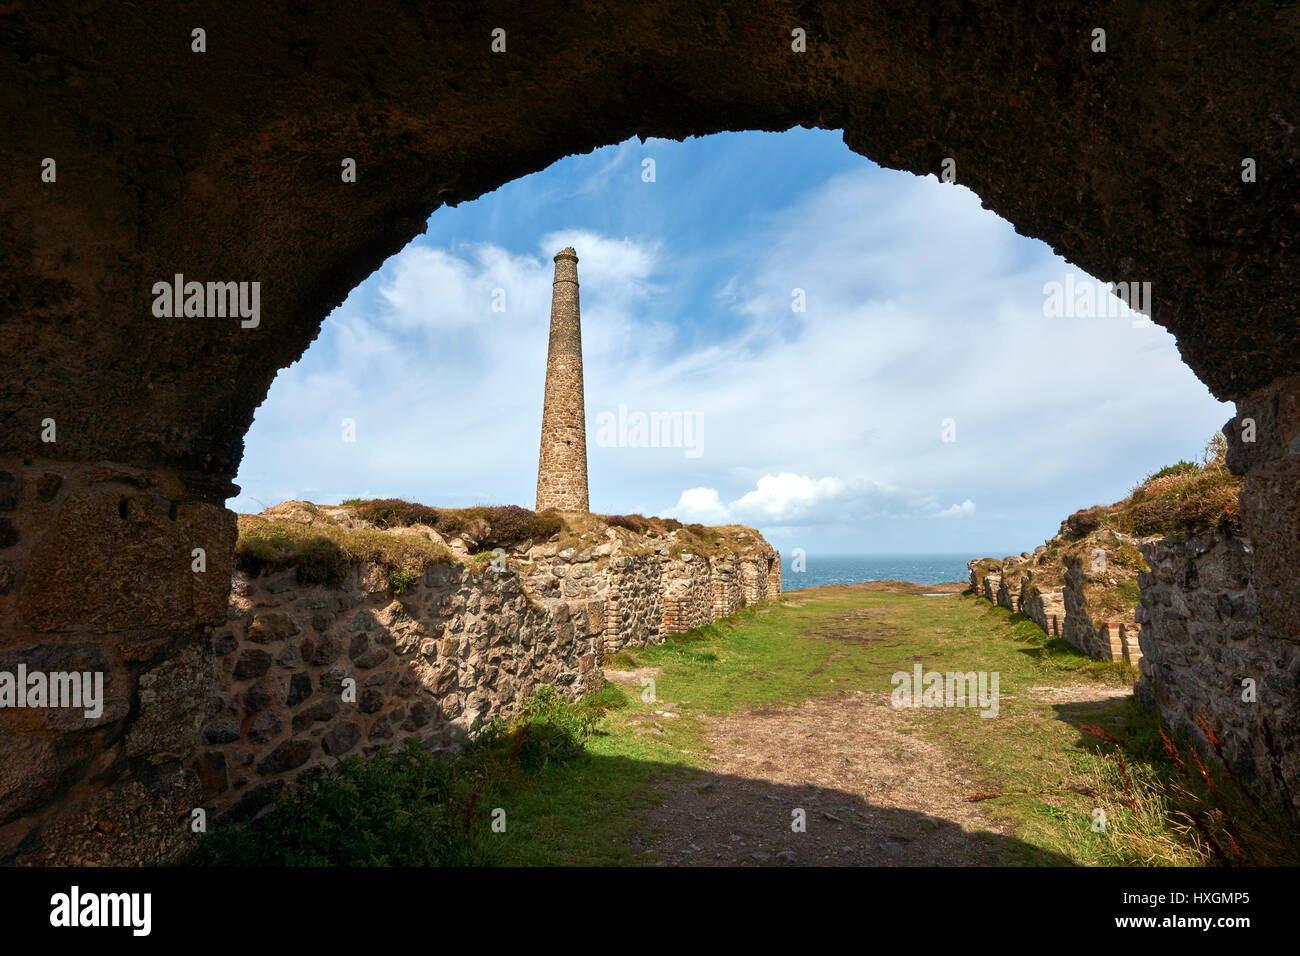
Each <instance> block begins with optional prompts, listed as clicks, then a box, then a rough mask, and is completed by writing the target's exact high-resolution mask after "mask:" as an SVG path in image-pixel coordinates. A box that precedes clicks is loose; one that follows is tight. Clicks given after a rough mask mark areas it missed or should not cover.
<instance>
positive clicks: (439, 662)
mask: <svg viewBox="0 0 1300 956" xmlns="http://www.w3.org/2000/svg"><path fill="white" fill-rule="evenodd" d="M213 645H214V648H213V649H214V651H215V652H216V659H217V668H218V680H217V692H216V694H215V695H214V696H213V697H212V699H211V701H210V703H209V707H208V712H207V715H206V721H205V723H204V726H203V741H204V746H203V747H202V748H201V750H200V752H199V754H198V755H197V760H196V766H195V770H196V771H197V772H198V775H199V778H200V780H201V781H202V785H203V799H204V805H205V806H207V807H209V808H210V809H212V810H215V811H216V812H217V813H219V814H222V815H225V816H229V817H234V818H244V817H249V816H253V815H255V814H257V813H258V812H259V811H261V810H262V809H263V808H264V807H266V806H268V805H269V804H270V803H272V802H274V800H275V799H276V798H277V797H278V796H279V795H280V794H281V793H282V792H283V791H284V790H285V788H286V787H289V786H292V785H293V784H296V783H298V782H300V781H301V780H303V779H304V777H305V776H308V775H311V774H314V773H319V772H320V767H321V765H323V764H327V763H329V762H332V761H333V760H334V759H335V758H338V757H342V756H344V755H346V754H350V753H361V754H370V753H373V752H374V751H375V750H376V749H377V748H378V747H379V746H380V745H382V744H394V743H396V742H398V741H400V740H402V739H403V738H406V737H410V736H416V737H419V738H420V739H421V741H422V742H423V743H424V744H425V745H426V746H427V747H429V748H430V749H433V750H441V749H447V748H454V747H456V746H457V745H459V744H460V743H462V742H463V741H464V740H465V739H466V737H467V735H468V733H469V730H470V729H471V727H473V725H474V724H475V722H476V721H488V720H491V719H492V718H493V717H497V716H505V715H508V714H509V713H511V712H512V711H513V709H514V708H515V707H516V706H517V705H518V704H519V703H520V702H521V701H522V700H523V699H524V698H525V697H527V696H529V695H530V694H532V693H534V692H535V691H536V690H537V689H538V688H539V687H540V686H542V685H544V684H547V685H551V686H554V687H556V688H557V689H558V690H560V691H561V692H562V693H564V694H565V695H567V696H569V697H571V698H573V697H577V696H580V695H581V694H583V693H586V692H587V691H589V690H593V689H596V688H598V687H599V686H600V685H602V684H603V683H604V677H603V674H602V672H601V663H602V660H603V646H604V632H603V621H600V620H596V619H593V618H592V616H591V615H590V614H589V613H588V609H587V607H586V606H585V605H584V604H583V603H582V602H580V601H572V602H571V601H566V600H562V599H561V600H544V601H534V600H532V599H531V598H529V596H528V595H526V594H525V593H524V590H523V588H522V586H521V584H520V580H519V577H518V575H517V574H513V573H509V572H506V573H499V572H497V571H494V570H493V569H492V568H491V566H490V565H484V566H482V567H479V568H474V567H468V566H462V565H458V564H453V565H441V564H440V565H435V566H434V567H432V568H430V569H428V570H427V571H425V572H424V574H423V576H422V577H421V579H420V580H419V582H418V583H417V584H416V585H415V586H414V587H413V588H411V590H409V591H408V592H406V593H405V594H402V595H400V596H394V595H393V594H392V593H391V591H390V589H389V584H388V580H387V577H386V575H385V574H384V572H383V571H382V570H381V569H380V568H378V567H376V566H374V565H363V566H361V567H360V568H358V569H357V570H355V571H353V572H352V574H351V575H350V576H349V578H348V580H347V581H346V582H345V583H344V585H343V586H342V587H341V588H326V587H320V586H313V587H305V586H302V585H299V584H298V582H297V580H296V577H295V572H294V570H293V569H290V570H288V571H284V572H281V573H278V574H275V575H272V576H266V577H261V578H255V579H249V578H248V577H246V576H244V575H242V574H236V575H235V578H234V581H233V583H232V593H231V600H230V614H229V620H228V621H227V624H226V626H225V627H224V628H222V629H221V630H220V631H219V633H218V634H217V635H216V636H215V638H214V640H213ZM349 681H351V682H353V685H352V692H351V693H348V692H347V691H348V687H347V683H346V682H349Z"/></svg>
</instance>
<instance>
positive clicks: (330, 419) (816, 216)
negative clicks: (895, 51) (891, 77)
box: [232, 134, 1230, 549]
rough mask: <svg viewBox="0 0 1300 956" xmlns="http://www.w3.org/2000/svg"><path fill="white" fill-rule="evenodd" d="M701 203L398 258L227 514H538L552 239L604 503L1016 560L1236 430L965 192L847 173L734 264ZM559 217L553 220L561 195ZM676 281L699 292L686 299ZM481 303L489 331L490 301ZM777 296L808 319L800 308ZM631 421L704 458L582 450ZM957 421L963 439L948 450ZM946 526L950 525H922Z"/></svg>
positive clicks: (750, 233)
mask: <svg viewBox="0 0 1300 956" xmlns="http://www.w3.org/2000/svg"><path fill="white" fill-rule="evenodd" d="M756 135H757V134H756ZM756 142H757V140H756ZM625 145H626V144H625ZM656 148H657V149H662V150H664V151H667V150H671V149H673V148H676V147H675V146H674V145H673V144H661V145H659V146H657V147H656ZM638 155H639V151H638V150H635V149H634V150H631V152H629V151H628V150H627V149H625V148H624V147H619V148H618V152H617V153H616V154H614V155H612V156H611V158H610V159H609V160H608V161H606V160H605V159H604V158H603V157H597V156H595V155H593V156H590V157H580V158H579V159H580V160H582V161H583V162H584V163H585V164H586V165H585V167H584V168H586V169H589V170H591V171H592V178H591V179H590V180H589V181H588V183H587V185H588V186H590V187H591V188H592V189H595V190H596V191H599V188H604V187H601V186H599V184H600V183H601V182H604V181H609V182H618V181H620V180H619V176H618V171H619V169H620V166H619V165H618V164H619V162H621V161H622V159H626V158H627V157H629V156H630V157H631V160H636V157H637V156H638ZM620 157H621V158H620ZM633 165H635V164H634V163H633ZM630 168H631V167H629V169H630ZM707 174H708V171H707V170H702V171H701V181H705V180H707V178H708V176H707ZM658 185H659V186H664V185H665V183H663V182H661V183H660V184H658ZM598 187H599V188H598ZM701 188H703V187H701ZM716 188H717V189H720V190H721V189H730V188H732V186H731V183H730V180H726V181H722V180H720V181H719V182H718V184H717V187H716ZM636 194H637V195H645V196H658V195H660V193H651V192H645V191H640V190H638V191H637V193H636ZM698 197H699V201H698V202H695V203H693V204H692V205H691V208H689V209H682V210H681V211H680V212H679V211H677V210H668V211H663V209H662V208H661V210H660V212H659V213H658V214H657V215H656V216H655V217H654V218H653V219H652V220H651V219H648V218H647V220H646V222H645V223H643V222H641V221H639V220H637V219H635V218H626V219H620V218H619V217H618V216H616V215H614V214H612V213H611V214H609V216H608V220H609V224H612V225H611V228H609V229H608V230H606V231H604V232H602V231H600V230H598V229H596V228H592V227H591V226H590V225H588V220H585V219H578V220H577V226H578V228H564V229H559V230H555V231H551V232H549V233H547V234H545V235H544V236H542V237H541V238H540V240H539V241H538V243H537V244H536V246H534V247H532V248H533V249H535V251H534V252H533V253H531V254H528V253H524V254H517V253H514V252H511V251H509V250H506V249H504V248H502V247H501V246H499V245H495V244H492V243H487V242H480V243H474V244H458V245H452V246H447V247H445V248H438V247H434V246H431V245H430V244H429V243H428V242H427V241H420V242H417V243H416V244H413V245H411V246H409V247H407V248H406V249H405V250H403V251H402V252H401V253H399V254H398V255H397V256H395V257H393V258H392V259H390V260H389V261H388V262H387V263H385V265H384V266H383V268H382V269H381V270H380V271H379V272H378V273H377V274H376V275H375V276H374V277H372V279H370V280H368V281H367V282H366V283H364V284H363V285H362V286H361V287H360V288H359V289H357V290H356V291H355V292H354V293H353V295H352V296H350V297H349V299H348V301H347V302H345V303H344V305H343V306H342V307H340V308H339V309H338V310H336V311H335V313H334V314H333V315H332V316H330V318H329V319H328V320H327V322H326V325H325V329H324V332H323V333H322V336H321V338H320V340H319V341H318V342H317V344H316V345H314V346H313V347H312V349H311V350H310V351H309V352H308V353H307V354H306V355H305V356H304V358H303V360H302V361H301V362H300V363H298V364H297V365H296V366H294V367H293V368H291V369H289V370H287V371H285V372H282V373H281V375H280V376H279V377H278V378H277V380H276V382H275V384H274V386H273V387H272V390H271V393H270V396H269V397H268V399H267V401H266V402H265V403H264V404H263V406H262V407H261V408H260V409H259V410H258V414H257V420H256V423H255V425H254V428H253V430H252V431H251V432H250V434H249V436H248V444H247V454H246V458H245V461H246V471H247V472H248V474H243V473H241V476H240V478H239V479H238V480H239V481H240V482H241V483H243V484H245V485H246V486H247V489H246V494H245V495H244V496H241V498H240V499H237V500H236V501H234V502H232V504H233V505H234V506H235V507H236V508H239V509H241V510H249V509H250V508H251V509H252V510H256V508H255V507H253V502H252V500H251V499H252V497H253V496H256V497H257V498H259V499H261V500H263V501H267V502H268V503H273V502H274V501H278V500H281V499H282V498H284V497H293V496H296V495H295V492H300V491H302V490H303V489H304V488H306V487H308V486H309V485H317V486H321V487H328V488H331V489H345V490H346V491H349V492H350V493H352V494H365V493H373V494H391V495H404V496H408V497H416V498H423V499H424V500H427V501H430V502H431V503H458V504H472V503H476V502H478V501H486V500H494V501H497V502H500V503H505V502H513V503H520V504H525V505H527V504H530V503H531V501H532V496H533V492H534V489H535V481H536V468H537V441H538V433H539V429H540V424H541V399H542V389H543V381H544V376H545V361H546V341H547V326H548V317H549V310H550V299H551V277H552V270H553V264H552V262H551V257H552V256H553V255H554V254H555V252H557V251H558V250H559V249H561V248H562V247H564V246H566V245H572V246H574V247H575V249H576V250H577V252H578V256H579V260H580V263H579V277H580V280H581V296H582V318H583V347H584V365H585V371H586V401H587V412H588V428H589V433H588V460H589V472H590V481H591V496H592V505H593V507H594V508H596V509H597V510H602V511H608V512H623V513H626V512H627V511H630V510H644V511H656V510H657V511H660V512H661V513H666V512H667V511H669V510H670V509H671V510H672V512H673V513H675V514H677V515H678V517H682V518H683V519H684V520H699V521H704V522H718V521H724V520H725V521H739V522H744V523H749V524H755V525H758V526H759V527H760V528H762V527H786V528H791V527H812V526H816V527H819V528H821V529H823V531H822V533H825V534H831V533H834V532H837V531H839V530H845V532H846V534H847V533H848V532H850V531H852V532H854V533H857V531H858V530H859V529H860V528H862V527H864V526H866V525H872V527H873V528H874V527H879V526H880V525H881V523H882V522H893V521H899V522H910V523H909V524H907V528H908V529H910V530H909V532H908V533H909V534H910V535H911V536H912V538H913V539H914V540H915V545H914V547H916V548H919V549H924V548H926V547H927V546H928V547H936V545H937V543H941V542H943V541H946V540H948V538H946V537H945V536H951V535H954V534H959V533H960V534H971V535H974V534H976V533H980V532H981V531H982V532H983V533H986V534H987V533H989V529H993V528H995V527H996V526H995V525H994V524H993V522H994V521H995V520H996V521H1002V522H1003V524H1005V525H1006V526H1007V527H1013V528H1015V529H1017V530H1016V537H1017V538H1018V537H1019V536H1020V535H1021V534H1023V535H1024V536H1025V538H1027V540H1022V544H1021V547H1032V546H1033V545H1034V544H1036V543H1037V540H1039V539H1041V537H1042V535H1041V534H1040V535H1035V534H1033V533H1030V532H1027V531H1021V530H1018V529H1021V528H1022V527H1023V526H1024V525H1025V523H1026V521H1027V518H1026V515H1029V514H1034V515H1036V516H1037V517H1035V518H1034V520H1035V521H1037V522H1038V525H1037V526H1038V527H1041V528H1043V529H1044V530H1045V531H1046V533H1051V531H1052V530H1054V528H1055V526H1056V524H1057V523H1059V521H1060V518H1061V517H1062V516H1063V515H1064V514H1066V513H1068V512H1069V511H1073V510H1075V509H1077V508H1079V507H1083V506H1086V505H1088V504H1092V503H1094V502H1096V501H1102V500H1113V498H1111V497H1108V496H1109V495H1111V494H1112V493H1114V497H1118V496H1119V495H1120V494H1123V493H1124V492H1125V491H1126V490H1127V489H1128V488H1129V487H1131V486H1132V485H1133V484H1134V483H1135V482H1136V481H1137V480H1138V479H1140V478H1141V476H1142V474H1143V473H1144V472H1145V471H1150V470H1154V469H1155V468H1156V467H1159V466H1160V465H1162V464H1167V463H1168V461H1167V460H1163V459H1168V460H1176V459H1177V458H1178V457H1190V456H1191V454H1192V453H1194V452H1195V451H1197V450H1199V449H1200V447H1201V446H1202V445H1203V443H1204V440H1205V438H1206V437H1207V435H1208V432H1209V431H1210V430H1211V429H1212V428H1214V427H1217V425H1218V424H1219V423H1221V422H1222V421H1223V420H1225V419H1226V418H1228V417H1229V415H1230V409H1227V408H1226V407H1225V406H1223V405H1222V404H1221V403H1218V402H1216V401H1214V400H1213V399H1212V398H1211V397H1210V396H1209V395H1208V393H1207V391H1206V389H1205V388H1204V387H1203V386H1202V385H1201V384H1200V383H1199V382H1197V381H1196V379H1195V378H1194V376H1193V375H1192V374H1191V372H1190V371H1189V370H1188V369H1187V368H1186V366H1184V365H1183V364H1182V363H1181V361H1180V359H1179V357H1178V354H1177V350H1176V348H1175V346H1174V343H1173V340H1172V338H1171V337H1170V336H1169V335H1168V334H1167V333H1166V332H1164V331H1163V330H1162V329H1160V328H1158V327H1151V328H1143V329H1134V328H1132V323H1131V322H1130V321H1129V320H1128V319H1124V318H1111V319H1106V318H1095V319H1085V318H1078V319H1070V318H1059V319H1049V318H1045V317H1044V315H1043V292H1042V289H1043V286H1044V284H1045V283H1046V282H1049V281H1061V280H1063V279H1064V277H1065V276H1066V275H1067V274H1074V275H1075V276H1076V278H1079V277H1082V273H1080V272H1078V271H1077V270H1074V269H1073V267H1071V266H1069V265H1068V264H1066V263H1065V262H1063V261H1062V260H1061V259H1059V258H1058V257H1056V256H1054V255H1052V254H1051V253H1050V250H1048V249H1046V247H1044V246H1043V245H1042V244H1040V243H1034V242H1029V241H1026V240H1024V239H1023V238H1022V237H1018V236H1017V235H1016V234H1015V231H1014V230H1013V229H1012V227H1011V226H1010V225H1009V224H1007V223H1005V222H1003V221H1001V220H999V219H997V217H996V216H994V215H992V214H991V213H989V212H988V211H987V210H985V209H982V208H981V206H980V202H979V200H978V198H977V197H975V196H974V195H973V194H972V193H971V192H970V191H969V190H966V189H965V188H963V187H954V186H948V185H942V184H940V183H938V182H937V180H935V179H934V178H933V177H929V178H924V179H922V178H917V177H913V176H911V175H909V174H906V173H899V172H888V171H883V170H880V169H878V168H875V167H872V166H870V165H869V164H868V163H866V161H861V163H860V164H859V165H858V166H856V167H854V169H853V171H852V172H849V173H846V174H843V175H839V176H836V177H834V178H832V179H830V180H828V181H826V182H824V183H822V184H821V185H819V186H816V187H815V188H813V189H811V190H810V191H808V192H807V193H806V194H805V195H804V197H803V198H802V199H801V200H799V201H797V202H795V203H794V204H792V205H790V206H788V207H785V208H780V209H772V208H770V207H769V206H765V205H764V204H763V197H761V196H756V197H755V199H754V208H755V210H757V211H758V212H756V213H755V215H754V216H753V217H752V218H749V219H746V220H745V222H744V224H743V228H742V227H741V225H740V224H739V223H738V225H737V229H736V230H735V231H734V232H733V233H732V234H730V236H729V238H728V241H727V244H726V248H725V249H723V248H714V247H712V246H710V247H708V248H703V247H701V245H700V242H699V241H698V240H696V239H695V238H694V236H695V233H696V231H697V230H699V229H700V226H699V224H698V222H697V217H698V216H700V215H701V212H700V208H707V207H702V206H701V204H702V203H706V202H707V199H708V194H707V193H706V192H699V193H698ZM555 202H556V203H557V204H560V205H558V206H557V207H556V210H557V212H556V215H568V212H567V210H568V209H569V208H570V206H569V205H567V204H566V203H567V202H568V200H567V199H566V198H565V197H564V196H559V195H558V192H557V198H556V200H555ZM541 211H542V212H545V211H547V210H546V208H541ZM670 213H671V214H670ZM760 213H761V214H760ZM674 216H675V217H676V218H674ZM543 221H545V220H543ZM556 221H557V220H551V222H556ZM564 221H565V220H562V219H561V220H558V222H559V224H561V225H562V224H563V223H564ZM602 221H603V220H602ZM647 223H652V224H647ZM692 243H694V245H692ZM684 264H692V265H694V266H695V267H696V269H697V272H698V275H699V277H700V282H699V283H698V286H697V287H696V289H695V292H694V293H693V294H694V296H695V298H694V299H692V298H690V297H689V296H687V295H686V294H685V293H683V292H682V290H681V288H680V283H681V281H682V279H681V276H682V275H683V271H684V270H683V265H684ZM1138 278H1141V277H1138ZM497 288H500V289H503V290H504V292H505V297H506V304H507V309H506V311H505V312H504V313H496V312H493V311H492V310H491V305H492V291H493V290H494V289H497ZM794 288H802V289H804V290H805V292H806V295H807V311H806V312H804V313H795V312H792V310H791V290H792V289H794ZM1156 318H1157V319H1158V318H1159V315H1158V314H1157V315H1156ZM684 341H686V342H687V343H688V344H686V345H684V344H683V342H684ZM621 404H622V405H626V406H627V407H628V408H629V409H630V410H633V411H637V410H639V411H644V412H653V411H678V412H684V413H694V414H696V415H698V416H700V417H701V419H702V422H703V428H704V434H705V435H707V441H706V442H705V443H704V445H703V455H702V456H701V457H699V458H698V459H694V458H688V457H686V456H685V455H684V454H683V451H682V450H681V449H672V448H670V449H662V448H635V447H634V448H628V447H598V446H597V445H596V443H595V440H594V438H595V429H594V424H595V420H596V415H597V414H598V413H599V412H600V411H601V410H612V409H617V408H618V407H619V405H621ZM344 417H351V418H354V419H356V421H357V442H356V443H355V444H348V443H343V442H341V441H340V437H339V436H340V426H339V421H340V419H341V418H344ZM948 418H952V419H954V420H955V422H956V438H957V440H956V441H955V442H947V441H943V440H942V438H941V435H942V424H941V423H942V422H943V421H944V420H945V419H948ZM254 474H256V475H262V476H265V477H264V478H261V479H254V478H252V477H251V476H252V475H254ZM815 476H823V477H815ZM682 488H688V489H689V490H687V491H685V492H681V493H680V494H679V489H682ZM1089 498H1091V499H1093V500H1086V499H1089ZM674 500H675V501H676V504H675V505H674V504H672V503H673V502H674ZM976 501H978V502H979V503H980V508H979V510H978V512H977V511H976V507H975V503H974V502H976ZM952 502H961V503H960V504H951V506H950V507H944V505H945V504H950V503H952ZM1003 515H1005V516H1006V517H1005V518H1003V517H1001V516H1003ZM938 516H945V517H953V518H961V519H962V520H960V521H944V522H937V521H935V522H931V521H917V520H914V519H920V518H931V517H938ZM857 537H858V539H859V540H872V541H874V540H875V539H874V538H871V536H869V535H866V534H858V535H857ZM1009 539H1012V535H1009V534H1007V535H1002V536H1001V537H1000V538H999V540H1000V541H1006V540H1009ZM810 541H811V539H810ZM854 546H855V547H856V545H854Z"/></svg>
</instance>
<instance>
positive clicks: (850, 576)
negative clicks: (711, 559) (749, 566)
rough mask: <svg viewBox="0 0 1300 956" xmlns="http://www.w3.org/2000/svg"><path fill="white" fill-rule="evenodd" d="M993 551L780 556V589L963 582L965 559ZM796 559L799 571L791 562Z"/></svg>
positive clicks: (793, 562) (965, 574)
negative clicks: (799, 565) (860, 584)
mask: <svg viewBox="0 0 1300 956" xmlns="http://www.w3.org/2000/svg"><path fill="white" fill-rule="evenodd" d="M992 554H993V552H992V551H989V552H973V551H949V552H940V551H930V552H925V551H918V552H882V553H877V554H821V555H816V556H807V557H805V558H803V559H802V560H800V559H799V558H797V557H795V556H793V555H789V554H782V555H781V590H782V591H794V590H798V589H800V588H815V587H822V586H824V585H827V584H858V583H860V582H863V581H910V582H912V583H913V584H944V583H947V582H951V581H965V580H967V578H968V575H969V572H968V571H967V568H966V564H967V562H970V561H974V560H975V559H976V558H983V557H989V556H990V555H992ZM796 562H799V563H800V564H801V567H802V570H795V569H794V567H793V565H794V564H795V563H796Z"/></svg>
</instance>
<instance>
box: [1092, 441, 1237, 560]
mask: <svg viewBox="0 0 1300 956" xmlns="http://www.w3.org/2000/svg"><path fill="white" fill-rule="evenodd" d="M1225 451H1226V442H1225V441H1224V440H1223V435H1222V433H1216V436H1215V437H1214V438H1211V440H1210V442H1209V444H1208V445H1206V449H1205V453H1204V455H1203V456H1202V460H1201V461H1200V462H1199V463H1198V462H1190V461H1180V462H1178V463H1176V464H1173V465H1169V466H1168V467H1165V468H1161V469H1160V470H1159V471H1157V472H1156V473H1155V474H1153V475H1151V476H1149V477H1148V478H1146V479H1145V480H1144V481H1142V482H1141V483H1140V484H1138V486H1137V487H1136V488H1134V489H1133V490H1132V491H1131V492H1130V493H1129V495H1128V497H1127V498H1125V499H1123V500H1122V501H1117V502H1115V503H1114V504H1112V505H1097V506H1094V507H1092V508H1085V509H1084V510H1082V511H1076V512H1075V513H1074V514H1072V515H1070V517H1069V518H1067V519H1066V526H1067V529H1068V531H1069V533H1070V534H1071V535H1072V536H1074V537H1082V536H1084V535H1086V534H1088V533H1090V532H1092V531H1095V530H1098V529H1101V528H1108V529H1110V530H1112V531H1120V532H1123V533H1124V534H1129V535H1133V536H1135V537H1140V538H1141V537H1154V536H1161V537H1166V536H1170V535H1178V536H1186V535H1196V534H1205V533H1207V532H1219V533H1226V534H1237V533H1239V532H1240V531H1241V516H1240V514H1239V513H1238V510H1237V495H1238V493H1239V492H1240V491H1241V483H1242V479H1241V478H1240V477H1239V476H1237V475H1234V474H1232V472H1230V471H1228V468H1227V465H1226V464H1225V463H1224V459H1225Z"/></svg>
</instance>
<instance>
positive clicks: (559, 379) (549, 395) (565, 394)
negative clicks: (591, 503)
mask: <svg viewBox="0 0 1300 956" xmlns="http://www.w3.org/2000/svg"><path fill="white" fill-rule="evenodd" d="M544 508H555V509H557V510H559V511H580V512H586V511H587V421H586V411H585V408H584V406H583V397H582V328H581V323H580V320H579V316H578V255H577V253H575V252H574V251H573V248H572V247H569V248H567V249H562V250H560V251H559V252H558V253H556V254H555V281H554V283H552V291H551V340H550V346H549V348H548V350H547V354H546V398H545V400H544V403H543V405H542V449H541V454H540V456H539V459H538V465H537V510H538V511H541V510H542V509H544Z"/></svg>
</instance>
